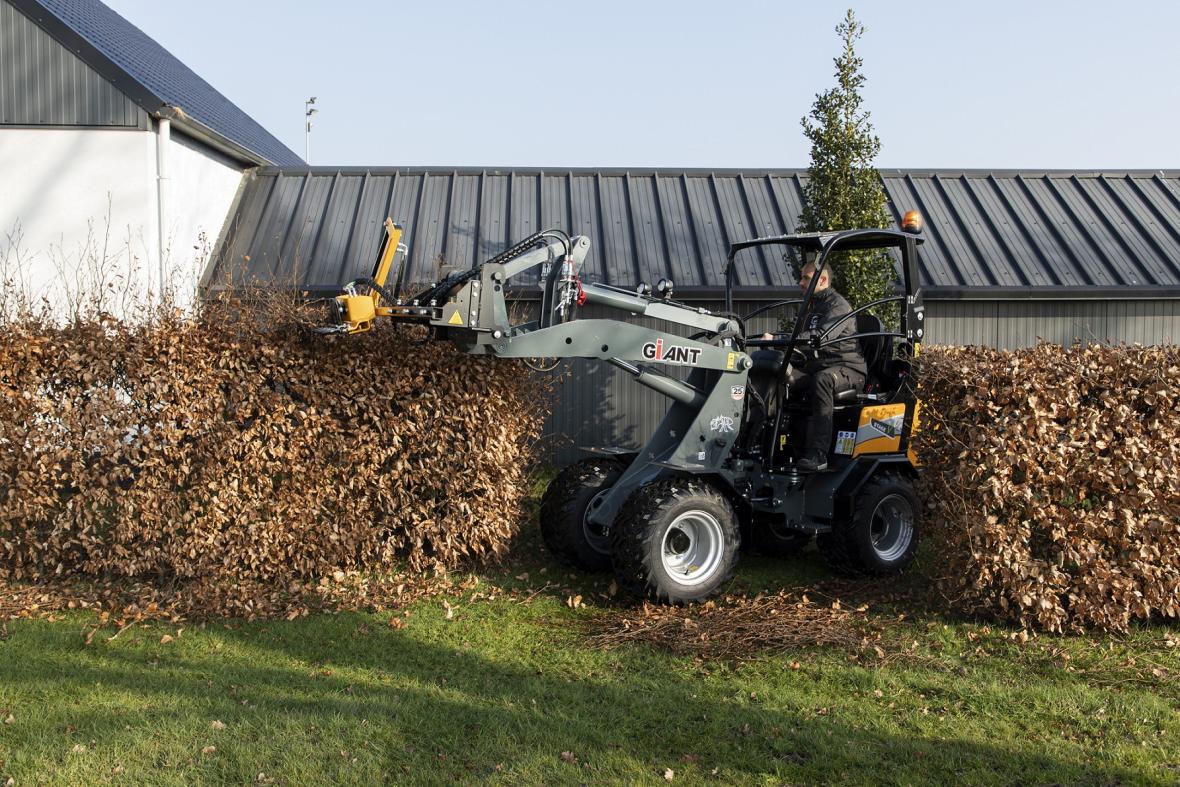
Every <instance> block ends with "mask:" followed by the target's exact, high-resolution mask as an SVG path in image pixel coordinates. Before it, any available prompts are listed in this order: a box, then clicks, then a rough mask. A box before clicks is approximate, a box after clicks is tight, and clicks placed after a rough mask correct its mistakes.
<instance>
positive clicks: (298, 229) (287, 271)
mask: <svg viewBox="0 0 1180 787" xmlns="http://www.w3.org/2000/svg"><path fill="white" fill-rule="evenodd" d="M335 183H336V178H335V177H334V176H332V175H309V176H308V177H307V180H306V181H305V183H304V186H303V192H302V193H301V194H300V195H299V201H298V202H297V203H296V204H295V208H294V215H295V220H294V221H292V222H291V224H290V225H289V227H288V229H287V241H286V243H284V244H283V252H282V256H281V257H280V258H279V259H280V260H281V261H282V262H281V263H280V265H281V269H280V268H279V267H278V266H276V267H275V269H274V270H272V278H271V281H272V283H274V284H278V285H279V286H295V287H298V288H300V289H302V288H303V287H305V286H306V285H307V277H308V274H309V266H310V265H312V264H313V263H314V262H315V254H314V249H315V247H316V242H317V241H318V240H319V237H320V230H321V229H322V227H323V225H324V217H325V210H324V208H325V206H326V205H327V204H328V197H330V196H331V194H332V187H333V186H334V185H335Z"/></svg>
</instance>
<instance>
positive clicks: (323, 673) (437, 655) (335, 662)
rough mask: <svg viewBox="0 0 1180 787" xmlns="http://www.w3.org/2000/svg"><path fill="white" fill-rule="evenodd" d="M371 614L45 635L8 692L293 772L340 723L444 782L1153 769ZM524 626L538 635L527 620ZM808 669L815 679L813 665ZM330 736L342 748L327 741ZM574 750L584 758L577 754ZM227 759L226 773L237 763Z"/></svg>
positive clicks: (49, 726)
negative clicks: (221, 737) (165, 644)
mask: <svg viewBox="0 0 1180 787" xmlns="http://www.w3.org/2000/svg"><path fill="white" fill-rule="evenodd" d="M366 621H367V624H368V625H374V624H373V619H372V618H368V617H365V616H360V615H341V616H338V617H330V618H329V617H320V618H315V619H311V620H299V621H295V622H291V623H282V624H251V625H246V626H242V627H240V628H237V629H226V630H216V631H210V632H206V633H202V634H200V635H197V636H199V637H202V638H210V639H213V640H219V641H221V642H224V643H227V644H228V645H229V648H228V650H229V652H230V653H231V654H232V656H233V657H232V658H230V657H228V655H223V656H219V655H218V654H217V653H215V652H214V653H193V649H190V650H187V651H184V652H179V653H178V652H175V651H173V652H167V651H165V652H164V655H161V654H160V649H155V648H151V647H148V648H146V649H139V650H135V649H131V648H130V647H129V646H126V647H119V648H116V647H113V646H104V647H100V648H94V649H89V650H85V649H82V648H81V646H80V644H76V645H74V646H73V647H70V645H69V643H67V642H64V641H63V642H59V643H46V644H48V645H50V648H49V649H48V650H49V653H50V654H51V655H49V656H48V657H47V658H46V659H45V660H44V662H43V663H42V664H41V665H40V666H37V667H34V665H31V664H28V663H26V664H24V665H22V668H21V669H19V670H14V671H13V672H12V673H10V674H9V675H7V676H6V677H5V682H6V683H7V685H8V690H9V691H12V690H15V691H23V692H24V693H25V694H26V695H27V696H37V694H38V693H39V692H43V691H44V690H45V689H46V688H47V686H49V685H50V684H52V689H53V691H56V692H66V693H68V694H74V695H76V696H78V697H80V698H85V697H86V696H87V695H88V693H90V692H93V691H95V687H96V686H98V687H101V688H102V690H103V691H104V692H116V693H121V692H125V693H126V696H130V697H133V698H134V704H135V706H136V707H137V708H142V709H146V710H145V712H147V713H149V715H150V714H151V713H152V710H151V709H157V710H156V711H155V713H156V714H157V716H159V715H161V714H171V713H172V712H170V711H169V710H168V709H170V708H178V709H179V710H177V711H175V714H174V715H168V716H167V718H168V722H169V723H170V724H176V723H180V724H181V725H182V726H183V724H184V723H185V721H186V720H187V721H188V722H190V723H191V725H192V729H194V730H197V731H198V735H199V734H200V732H199V731H200V730H207V727H208V725H209V719H211V718H215V719H218V720H220V721H223V722H225V724H226V725H228V728H229V730H231V731H232V734H233V735H234V737H235V738H237V739H238V740H237V743H236V745H237V746H238V748H239V751H238V754H237V759H238V760H239V761H240V760H242V759H247V760H248V759H249V757H250V753H251V752H252V751H254V750H253V749H251V748H250V747H251V746H256V747H257V752H258V753H259V756H261V757H262V758H263V760H264V761H259V762H250V763H248V765H247V766H246V767H248V768H257V769H264V770H268V772H275V771H274V770H273V769H275V768H278V769H279V771H278V772H281V771H282V769H283V767H284V766H282V765H276V764H275V759H276V758H278V759H282V756H290V755H292V754H294V756H299V754H298V752H289V751H285V752H277V751H274V750H273V749H274V748H275V747H276V746H277V747H280V748H284V747H287V746H290V745H291V740H292V738H293V737H295V738H299V739H300V740H301V741H303V740H306V741H308V743H306V744H305V745H306V746H307V747H308V750H307V752H306V754H305V755H303V756H304V757H308V758H311V759H316V758H323V761H324V762H329V761H330V762H331V763H335V765H333V767H339V762H337V761H336V759H335V755H336V751H335V750H336V749H337V748H340V747H341V746H343V745H345V744H343V743H338V742H337V741H336V740H334V739H331V735H338V734H340V733H330V734H328V737H323V735H324V734H323V732H322V731H323V730H325V729H327V728H336V729H347V730H350V732H349V733H348V735H349V736H351V737H355V736H356V735H357V734H358V733H359V732H361V731H362V730H363V734H364V735H366V736H373V737H375V738H377V740H378V743H377V749H376V751H377V752H379V754H378V755H376V756H377V757H378V761H377V762H374V763H371V766H372V767H374V768H376V771H374V773H377V772H394V773H403V774H404V773H419V774H424V773H427V771H424V770H423V769H424V768H429V769H430V770H429V774H430V779H438V780H441V781H449V780H465V779H470V778H473V777H474V778H483V777H490V776H494V775H495V774H496V773H498V772H500V771H498V770H497V766H501V767H504V768H507V769H508V771H509V772H514V773H516V774H517V778H523V779H525V780H526V781H533V780H542V781H546V782H549V781H577V780H594V779H618V780H628V781H630V780H634V779H635V778H640V777H644V776H645V775H646V776H647V777H649V778H658V775H659V774H660V773H662V769H663V768H674V769H676V770H677V771H682V770H684V769H686V768H688V769H689V770H690V771H691V769H698V768H699V770H698V771H697V775H698V776H705V775H708V774H710V773H711V771H712V769H717V771H716V774H715V775H717V776H718V777H719V778H722V779H726V780H737V781H747V780H756V779H760V778H765V777H766V776H767V775H768V774H773V775H775V776H777V777H780V778H790V779H798V780H805V781H831V780H847V779H852V780H854V781H867V782H901V783H913V782H924V781H936V780H938V779H939V777H941V778H944V779H945V778H954V779H955V780H957V781H969V782H979V781H989V782H993V781H994V782H1001V783H1029V782H1032V781H1044V780H1046V779H1048V778H1050V777H1052V779H1053V780H1054V781H1059V782H1067V783H1094V784H1106V783H1111V782H1121V781H1137V780H1141V779H1142V778H1143V774H1141V773H1135V772H1130V771H1127V770H1125V769H1121V768H1118V767H1113V766H1102V767H1095V766H1094V765H1092V764H1089V763H1084V762H1078V761H1076V760H1070V759H1068V758H1065V757H1057V756H1053V755H1052V754H1051V753H1049V752H1047V751H1046V752H1037V753H1032V752H1030V751H1027V750H1015V749H1012V748H1006V747H1004V746H998V745H997V746H993V745H985V744H980V743H977V742H971V741H963V740H934V739H931V738H930V737H928V736H923V735H922V734H921V733H920V732H919V731H917V730H914V732H913V734H909V735H907V734H903V732H904V730H903V732H899V733H883V732H881V731H879V730H872V729H868V728H867V726H866V725H862V724H860V723H858V722H859V721H861V720H859V719H858V718H856V717H855V716H854V715H852V714H851V713H849V714H847V715H845V714H844V713H843V712H838V711H833V712H831V713H823V712H821V711H820V709H818V708H815V707H812V706H811V705H809V704H808V703H809V700H808V699H807V698H806V691H807V686H805V685H803V683H800V684H799V686H798V687H799V690H800V696H798V697H797V696H796V695H794V694H792V693H790V692H785V693H784V695H783V696H776V697H773V698H763V699H762V700H761V701H760V702H757V703H756V702H752V701H749V699H748V698H747V697H746V696H745V692H744V691H742V690H741V687H740V685H735V684H736V681H725V680H721V681H717V680H713V681H709V682H704V681H700V680H697V679H694V675H693V666H692V665H691V663H689V662H685V661H674V660H669V659H662V658H661V659H656V658H652V657H651V656H650V654H646V653H644V652H640V651H632V652H630V653H627V654H619V653H611V654H601V653H595V654H581V655H579V654H574V655H572V656H571V655H570V654H569V653H568V652H567V651H563V650H561V649H560V648H554V647H553V646H552V645H545V644H543V643H542V642H536V643H535V644H530V643H529V641H528V636H527V634H525V635H524V638H523V639H520V640H518V641H516V642H508V643H506V644H500V645H497V643H496V640H495V639H494V638H495V636H496V633H495V631H496V627H495V626H491V627H490V630H491V634H490V636H491V637H492V638H493V639H492V640H489V641H488V642H484V643H480V644H479V645H478V647H477V648H475V649H469V648H467V647H465V646H464V645H465V643H458V644H457V645H453V646H452V645H450V644H448V643H447V642H445V640H446V639H447V638H448V637H452V638H453V637H455V636H460V637H461V636H462V634H459V635H455V634H454V633H453V630H447V629H441V630H440V629H431V628H429V627H426V628H425V629H424V630H422V631H418V632H416V633H409V632H407V631H397V630H392V629H386V628H378V626H379V624H376V625H374V627H373V630H372V631H371V632H368V633H366V634H365V636H360V637H358V636H357V634H356V632H357V628H358V625H362V624H365V623H366ZM519 628H520V626H519V624H515V629H519ZM525 628H527V627H525ZM510 636H517V637H519V636H521V635H520V632H519V631H517V630H514V631H513V632H511V634H510ZM432 640H433V641H432ZM439 640H444V641H439ZM9 647H11V644H9ZM55 648H56V652H55ZM78 651H81V652H78ZM476 651H478V652H476ZM485 653H487V654H495V655H496V656H498V658H494V657H492V656H490V655H483V654H485ZM793 679H797V680H799V681H803V682H805V681H806V678H805V676H802V675H798V676H795V678H793ZM784 680H786V679H784ZM788 683H789V681H788ZM735 689H738V691H736V692H735ZM810 701H814V696H812V697H811V700H810ZM23 715H25V716H26V717H27V716H31V715H32V714H29V713H27V712H26V713H24V714H23ZM362 720H363V721H362ZM126 721H127V720H126V719H125V718H124V717H121V716H117V715H112V714H111V713H110V712H109V711H107V710H104V708H103V707H102V703H96V702H94V701H82V702H80V704H79V706H75V707H71V708H59V709H58V710H57V715H52V714H51V715H48V716H43V717H41V718H36V719H32V720H30V721H29V722H26V725H25V729H24V730H23V735H25V736H26V737H27V738H28V739H29V740H39V739H43V738H48V737H53V736H60V735H61V727H62V726H64V725H65V724H66V723H68V724H71V725H74V726H76V727H77V728H78V729H79V730H80V731H82V733H83V734H84V735H86V736H88V737H91V738H94V739H97V740H100V741H104V742H106V743H107V744H110V742H112V741H118V740H119V739H123V740H125V741H130V740H131V739H132V738H133V737H135V736H139V737H143V735H144V733H143V731H142V730H140V731H139V732H136V731H133V730H132V729H131V728H130V727H127V726H125V722H126ZM869 726H871V725H869ZM904 726H905V725H904V723H903V724H902V725H901V727H902V728H904ZM39 727H40V728H39ZM153 736H154V733H153ZM255 736H257V740H256V741H254V738H255ZM320 744H322V745H323V746H326V747H327V748H328V749H331V750H332V751H331V752H321V751H319V750H318V749H317V746H318V745H320ZM323 746H321V748H322V747H323ZM223 748H227V749H229V747H225V746H223ZM562 752H570V758H573V759H576V762H574V761H567V760H563V758H562ZM685 755H689V756H690V757H691V758H696V759H692V760H691V763H693V764H692V765H690V766H686V764H685V763H686V760H685V759H684V758H685ZM225 762H226V764H224V765H223V766H221V767H225V768H228V767H230V766H229V763H230V762H231V761H230V760H226V761H225ZM309 762H310V760H309ZM12 764H15V761H13V763H12ZM317 767H318V765H317ZM318 772H320V773H322V772H323V771H322V770H321V771H318ZM347 772H348V771H347V770H346V771H345V773H347ZM218 773H219V775H220V776H223V777H225V778H237V777H238V776H240V774H239V773H238V772H236V771H234V772H230V771H219V772H218ZM936 774H937V775H936ZM354 775H357V774H356V773H354Z"/></svg>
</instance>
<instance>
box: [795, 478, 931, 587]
mask: <svg viewBox="0 0 1180 787" xmlns="http://www.w3.org/2000/svg"><path fill="white" fill-rule="evenodd" d="M920 511H921V507H920V504H919V502H918V496H917V494H916V493H915V492H914V485H913V482H912V481H911V480H910V479H909V478H907V477H905V476H902V475H899V474H897V473H882V474H881V475H879V476H877V477H876V478H874V479H873V480H871V481H869V482H868V483H867V484H865V486H864V487H863V488H862V489H861V490H860V492H858V493H857V495H856V499H855V500H854V501H853V508H852V519H851V520H850V521H848V522H845V523H836V524H833V526H832V532H830V533H824V534H822V535H820V536H819V537H818V538H817V539H816V542H817V543H818V545H819V549H820V552H821V553H822V554H823V556H824V559H825V560H826V561H827V562H828V565H830V566H831V567H832V568H833V569H835V570H836V571H839V572H841V573H844V574H867V575H869V576H886V575H889V574H896V573H898V572H900V571H901V570H902V569H904V568H905V567H906V566H908V565H909V564H910V563H911V562H912V561H913V559H914V555H915V554H916V553H917V550H918V514H919V512H920Z"/></svg>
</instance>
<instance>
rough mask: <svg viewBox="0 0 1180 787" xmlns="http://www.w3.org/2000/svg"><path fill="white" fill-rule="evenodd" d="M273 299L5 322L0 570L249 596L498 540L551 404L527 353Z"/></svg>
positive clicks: (461, 554) (415, 562) (432, 562)
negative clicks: (343, 321)
mask: <svg viewBox="0 0 1180 787" xmlns="http://www.w3.org/2000/svg"><path fill="white" fill-rule="evenodd" d="M272 316H273V315H261V316H260V315H258V314H251V313H246V314H243V313H241V312H235V311H232V310H231V309H229V308H228V307H217V306H214V307H210V308H209V309H208V310H207V311H206V313H205V314H204V315H203V316H202V317H200V318H197V319H188V320H182V319H179V318H164V319H160V320H156V321H154V322H152V323H151V324H143V325H128V324H124V323H119V322H115V321H111V320H101V319H92V320H82V321H76V322H74V323H72V324H70V325H65V326H60V325H59V326H55V325H52V324H50V323H48V322H45V321H37V320H32V321H27V322H26V321H9V322H7V323H5V324H3V325H0V501H2V505H0V579H9V580H19V581H41V580H45V579H51V578H54V577H63V576H65V577H68V576H75V577H77V576H81V577H94V578H101V579H111V578H129V579H135V580H146V581H148V582H150V583H154V584H156V585H159V584H160V583H162V582H169V583H172V582H185V581H197V582H201V583H204V584H205V585H206V586H207V587H209V588H220V590H217V591H216V592H217V593H223V592H224V589H225V588H227V587H239V588H247V587H249V588H255V589H256V590H257V592H259V593H261V592H263V589H265V588H273V587H283V586H284V584H285V583H295V584H296V585H297V584H298V583H300V582H309V581H315V580H317V579H318V578H320V577H325V576H331V575H333V574H334V573H337V574H338V572H340V571H342V570H344V571H356V570H362V571H367V570H382V569H385V568H393V567H394V566H397V567H399V568H401V569H407V568H408V569H409V570H410V571H413V572H430V571H432V570H435V569H448V568H451V567H454V566H456V565H457V564H459V563H461V562H463V561H466V560H470V559H483V558H494V557H497V556H500V555H502V554H503V553H504V551H505V549H506V545H507V543H508V541H509V538H510V537H511V536H512V535H513V534H514V532H515V531H516V529H517V526H518V524H519V523H520V521H521V519H522V513H521V512H522V508H521V507H522V503H523V501H524V500H525V497H526V495H527V493H528V477H527V472H528V470H529V466H530V464H531V463H532V460H533V454H534V446H535V444H536V438H537V436H538V434H539V432H540V428H541V425H542V423H543V421H544V417H545V409H546V402H547V399H546V398H545V397H544V396H542V395H541V392H540V391H538V390H537V387H536V385H535V383H533V382H531V380H532V378H531V377H530V376H529V375H527V374H525V373H524V372H523V367H522V366H521V365H520V364H519V363H517V362H504V361H500V362H496V361H492V360H487V359H482V358H477V357H474V356H469V355H464V354H462V353H459V352H458V351H456V350H454V349H453V348H452V346H451V345H450V344H449V343H445V342H434V343H431V344H429V345H421V344H417V343H415V341H413V340H412V339H411V338H410V337H409V336H407V335H406V334H405V333H399V332H395V331H393V330H377V331H374V332H372V333H369V334H365V335H362V336H352V337H333V338H330V339H329V338H323V337H318V336H311V335H309V334H307V333H306V332H305V331H301V330H300V329H299V328H298V326H297V325H296V324H294V323H289V324H285V325H276V324H275V321H274V320H273V319H271V317H272ZM250 592H251V593H253V592H255V591H253V590H252V591H250ZM231 595H232V594H231ZM246 595H247V596H248V595H249V594H248V593H247V594H246ZM240 596H241V594H239V598H238V599H237V601H232V600H225V603H221V602H218V604H220V605H221V607H222V609H221V610H220V611H228V610H231V609H233V608H234V604H237V603H239V602H242V601H243V599H242V598H241V597H240ZM245 601H246V602H248V601H249V599H248V598H247V599H245ZM231 602H232V603H231ZM246 606H249V604H248V603H246Z"/></svg>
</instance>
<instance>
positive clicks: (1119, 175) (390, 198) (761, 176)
mask: <svg viewBox="0 0 1180 787" xmlns="http://www.w3.org/2000/svg"><path fill="white" fill-rule="evenodd" d="M805 179H806V171H805V170H762V171H756V170H750V171H739V170H717V171H709V170H620V169H601V170H566V171H561V170H553V171H549V170H538V169H516V170H494V169H486V170H443V169H428V168H427V169H424V168H406V169H356V170H337V169H326V168H325V169H311V170H308V169H266V170H262V171H260V172H258V173H256V174H254V175H253V176H252V177H251V178H250V180H248V181H247V183H246V186H245V189H244V193H243V195H242V199H241V201H240V203H239V206H238V209H237V211H236V213H235V215H234V217H233V220H232V222H231V225H230V227H229V230H228V231H227V232H226V233H225V235H224V236H223V237H222V239H221V241H220V243H219V245H218V249H217V254H216V256H215V263H216V266H217V269H218V270H217V271H216V272H215V273H214V274H213V275H212V276H211V278H210V280H211V281H215V282H220V281H226V280H227V279H228V278H229V276H230V275H232V276H233V281H234V282H235V283H237V284H242V283H245V282H246V281H250V280H253V281H256V282H265V283H269V284H283V285H286V286H291V287H296V288H299V289H305V290H309V291H313V292H320V291H325V290H332V289H335V288H337V287H339V286H340V285H341V284H343V283H345V282H346V281H350V280H351V279H353V278H355V277H356V276H357V275H359V274H360V273H362V272H367V271H368V270H369V268H370V267H371V265H372V260H373V258H374V257H375V256H376V254H377V249H378V247H379V244H380V238H381V224H382V222H383V221H384V219H385V217H386V216H389V217H391V218H393V220H394V221H396V222H399V223H400V224H402V225H403V227H404V228H405V235H404V236H403V239H402V240H403V242H404V243H406V244H407V245H408V246H409V249H410V254H409V271H410V279H411V280H415V281H429V280H431V279H432V278H433V274H434V269H435V264H436V261H437V260H438V259H439V258H440V257H441V258H445V259H446V260H447V262H448V263H450V264H452V265H455V266H458V267H460V268H467V267H470V266H472V265H475V264H478V263H479V262H482V261H483V260H485V259H487V258H489V257H492V256H494V255H495V254H496V253H498V252H500V251H502V250H503V249H504V248H505V247H506V246H508V245H509V243H510V242H515V241H518V240H521V239H523V238H525V237H527V236H528V235H529V234H530V233H532V232H535V231H537V230H539V229H544V228H558V229H563V230H566V231H567V232H570V233H572V234H582V235H586V236H587V237H589V238H590V242H591V252H590V256H589V257H588V258H587V260H586V266H585V268H584V273H585V278H586V279H587V280H590V281H602V282H606V283H608V284H614V285H617V286H622V287H628V288H629V287H634V286H635V285H636V284H637V283H638V282H640V281H655V280H657V279H658V278H660V277H661V276H670V277H671V278H672V279H673V280H674V281H675V282H676V284H677V286H678V290H679V291H680V292H681V293H682V294H683V295H684V296H685V297H713V296H712V293H704V292H702V293H700V294H699V295H695V296H690V293H692V291H693V290H700V289H701V288H708V289H712V290H714V291H715V290H716V289H717V288H718V287H721V286H723V285H724V278H723V276H722V269H723V266H724V263H725V255H726V252H727V251H728V249H729V245H730V244H731V243H733V242H736V241H739V240H747V239H749V238H754V237H758V236H765V235H778V234H782V233H785V232H792V231H794V230H795V227H796V224H797V220H798V216H799V211H800V209H801V189H802V186H803V183H804V182H805ZM882 182H883V184H884V187H885V191H886V193H887V194H888V196H889V204H890V209H891V210H892V211H893V212H894V214H895V216H896V218H898V219H900V217H901V214H902V213H903V212H904V211H905V210H908V209H910V208H913V207H918V208H920V209H921V210H922V211H923V214H924V215H925V218H926V230H925V233H924V237H925V238H926V243H925V244H924V245H923V247H922V253H921V262H920V268H921V277H922V283H923V285H924V286H926V287H930V288H937V289H938V290H940V291H941V294H942V295H943V297H959V295H958V294H956V293H955V291H958V292H961V291H963V290H978V289H979V288H981V287H988V288H1002V289H1008V290H1010V291H1013V292H1023V291H1027V290H1029V289H1030V288H1031V289H1036V288H1058V289H1060V290H1066V291H1070V292H1059V293H1058V295H1064V296H1065V297H1082V298H1085V297H1093V296H1094V292H1095V291H1096V290H1099V289H1103V288H1105V289H1107V290H1110V289H1117V288H1160V287H1164V288H1168V289H1169V290H1171V292H1169V293H1168V294H1169V295H1170V296H1173V297H1174V296H1176V295H1177V294H1180V177H1178V175H1177V173H1175V172H1043V171H1042V172H1038V171H1027V172H1014V171H1006V172H976V171H962V170H959V171H955V170H940V171H919V170H912V171H911V170H889V171H886V172H883V173H882ZM736 262H737V265H736V284H737V286H738V287H739V288H742V287H747V288H754V287H767V286H770V287H776V286H778V287H782V286H784V285H785V286H787V287H790V286H792V282H790V281H785V279H786V278H788V277H787V266H785V265H784V264H783V261H782V259H781V252H776V251H775V250H770V249H759V250H752V251H748V252H744V253H742V254H741V255H739V256H738V258H737V260H736ZM520 280H521V283H529V280H528V278H527V277H521V279H520ZM931 294H932V295H933V293H931ZM747 297H757V295H755V294H753V293H751V294H749V295H748V296H747ZM1013 297H1022V296H1020V295H1015V296H1013ZM1116 297H1117V296H1116ZM1124 297H1132V296H1131V294H1130V293H1126V294H1124ZM1148 297H1151V295H1150V294H1148Z"/></svg>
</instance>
